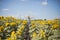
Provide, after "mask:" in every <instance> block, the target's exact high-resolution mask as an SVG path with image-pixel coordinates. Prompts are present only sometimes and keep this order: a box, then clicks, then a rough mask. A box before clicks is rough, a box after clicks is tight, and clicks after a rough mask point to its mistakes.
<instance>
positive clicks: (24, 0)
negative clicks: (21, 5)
mask: <svg viewBox="0 0 60 40" xmlns="http://www.w3.org/2000/svg"><path fill="white" fill-rule="evenodd" d="M20 1H28V0H20Z"/></svg>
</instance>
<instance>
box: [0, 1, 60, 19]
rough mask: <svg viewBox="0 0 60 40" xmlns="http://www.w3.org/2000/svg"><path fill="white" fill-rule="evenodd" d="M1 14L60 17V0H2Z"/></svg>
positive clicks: (0, 4)
mask: <svg viewBox="0 0 60 40" xmlns="http://www.w3.org/2000/svg"><path fill="white" fill-rule="evenodd" d="M0 16H14V17H18V18H25V16H31V17H34V18H36V19H54V18H60V0H2V1H0Z"/></svg>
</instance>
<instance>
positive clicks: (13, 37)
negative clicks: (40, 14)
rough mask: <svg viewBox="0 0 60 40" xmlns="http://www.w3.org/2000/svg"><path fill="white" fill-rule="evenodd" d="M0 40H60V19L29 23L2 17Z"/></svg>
mask: <svg viewBox="0 0 60 40" xmlns="http://www.w3.org/2000/svg"><path fill="white" fill-rule="evenodd" d="M27 32H28V33H27ZM26 37H27V38H28V39H26ZM0 40H60V19H53V20H46V19H45V20H42V19H36V20H30V21H29V23H28V20H22V19H17V18H14V17H4V16H0Z"/></svg>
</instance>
